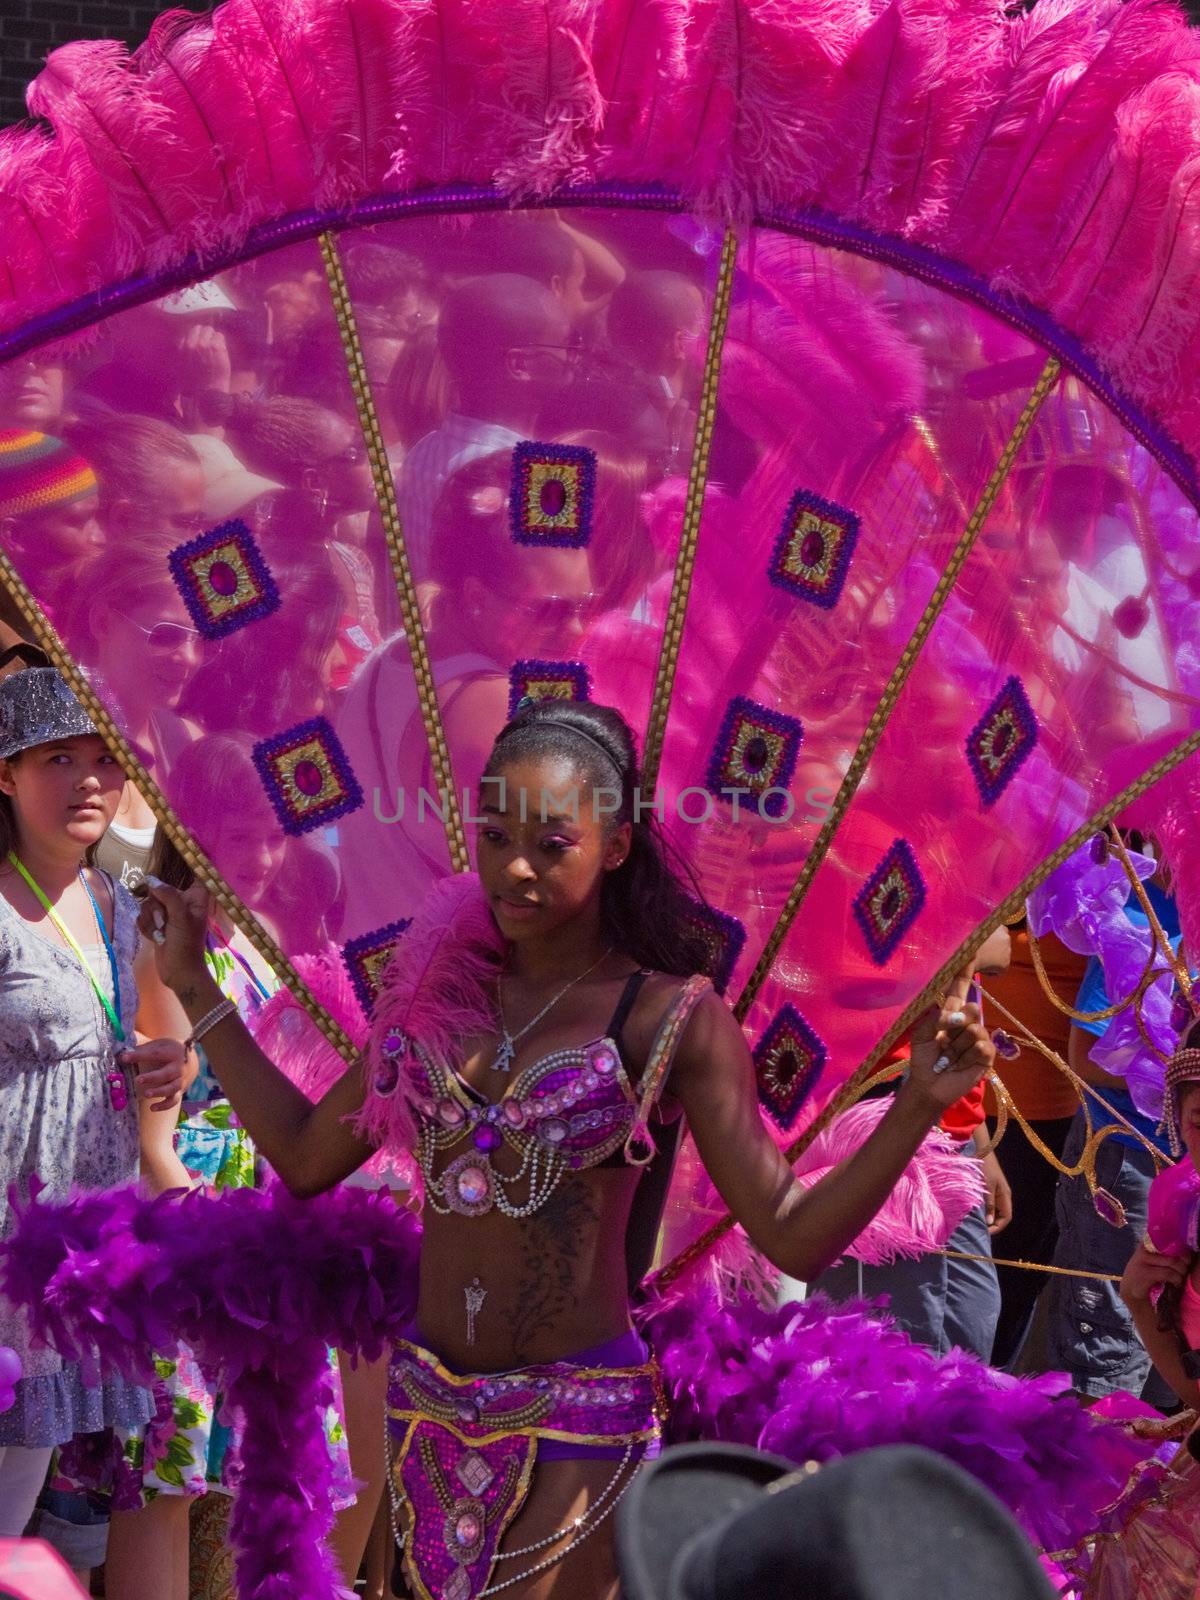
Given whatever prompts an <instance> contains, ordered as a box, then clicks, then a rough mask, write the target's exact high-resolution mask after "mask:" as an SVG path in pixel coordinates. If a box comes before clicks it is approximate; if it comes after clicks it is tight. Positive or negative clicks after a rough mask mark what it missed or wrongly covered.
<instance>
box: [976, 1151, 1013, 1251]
mask: <svg viewBox="0 0 1200 1600" xmlns="http://www.w3.org/2000/svg"><path fill="white" fill-rule="evenodd" d="M972 1137H973V1139H974V1141H975V1149H976V1152H977V1153H978V1155H979V1159H980V1160H981V1162H982V1163H983V1181H984V1182H985V1183H986V1184H987V1230H988V1232H989V1233H990V1234H991V1235H992V1236H993V1238H994V1237H995V1235H996V1234H998V1233H1003V1231H1004V1229H1005V1228H1007V1227H1008V1225H1009V1223H1010V1222H1011V1221H1012V1219H1013V1196H1012V1185H1011V1184H1010V1183H1009V1181H1008V1179H1007V1178H1006V1177H1005V1176H1004V1168H1003V1167H1002V1166H1001V1165H1000V1161H999V1159H998V1157H997V1155H996V1152H995V1151H994V1150H989V1149H988V1145H989V1144H991V1142H992V1141H991V1136H990V1135H989V1133H988V1130H987V1125H986V1124H985V1123H980V1125H979V1127H978V1128H976V1129H975V1132H974V1134H973V1135H972Z"/></svg>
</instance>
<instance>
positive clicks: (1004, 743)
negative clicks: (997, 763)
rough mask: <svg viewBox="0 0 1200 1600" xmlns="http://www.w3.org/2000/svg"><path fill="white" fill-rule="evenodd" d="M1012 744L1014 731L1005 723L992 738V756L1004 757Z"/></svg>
mask: <svg viewBox="0 0 1200 1600" xmlns="http://www.w3.org/2000/svg"><path fill="white" fill-rule="evenodd" d="M1011 743H1012V729H1011V728H1010V727H1009V725H1008V723H1007V722H1006V723H1003V724H1002V725H1001V726H1000V727H999V728H997V729H996V732H995V733H994V734H993V736H992V754H993V755H995V756H1002V755H1003V754H1004V752H1005V751H1006V750H1007V749H1008V747H1009V745H1010V744H1011Z"/></svg>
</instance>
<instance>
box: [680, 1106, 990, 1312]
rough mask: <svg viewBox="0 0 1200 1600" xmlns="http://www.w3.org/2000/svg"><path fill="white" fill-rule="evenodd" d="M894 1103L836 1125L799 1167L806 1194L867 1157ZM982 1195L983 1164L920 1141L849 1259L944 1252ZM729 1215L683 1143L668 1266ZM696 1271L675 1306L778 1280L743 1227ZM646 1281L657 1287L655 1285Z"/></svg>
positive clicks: (952, 1144)
mask: <svg viewBox="0 0 1200 1600" xmlns="http://www.w3.org/2000/svg"><path fill="white" fill-rule="evenodd" d="M889 1103H890V1102H889V1101H887V1100H862V1101H860V1102H859V1103H858V1104H857V1105H855V1106H851V1107H850V1109H849V1110H848V1111H844V1112H843V1113H842V1114H841V1116H839V1117H837V1118H835V1119H834V1121H833V1122H832V1123H830V1125H829V1127H828V1128H826V1129H824V1130H823V1132H821V1133H820V1134H819V1135H818V1136H817V1138H816V1139H814V1140H813V1142H812V1144H811V1145H809V1147H808V1149H807V1150H806V1151H805V1152H804V1154H803V1155H802V1156H801V1157H800V1159H799V1161H798V1162H797V1163H796V1165H795V1168H794V1170H795V1173H796V1177H797V1179H798V1180H799V1182H800V1183H801V1184H802V1185H803V1187H804V1188H805V1189H811V1188H813V1187H815V1185H816V1184H818V1183H819V1182H820V1181H821V1180H822V1179H823V1178H825V1177H827V1176H828V1175H829V1173H830V1172H832V1171H833V1169H834V1168H835V1167H836V1166H839V1165H840V1164H841V1163H842V1162H844V1161H846V1160H848V1159H849V1157H850V1156H852V1155H853V1154H854V1153H855V1151H856V1150H859V1149H861V1148H862V1146H863V1145H864V1144H865V1143H866V1141H867V1139H868V1138H869V1137H870V1136H871V1134H872V1133H873V1132H874V1131H875V1129H876V1128H877V1127H878V1126H879V1123H880V1122H881V1120H882V1119H883V1116H884V1114H885V1113H886V1111H887V1109H888V1105H889ZM983 1194H984V1181H983V1172H982V1169H981V1167H980V1165H979V1163H978V1162H977V1161H970V1160H964V1159H963V1157H962V1155H961V1154H960V1153H959V1149H958V1144H957V1142H956V1141H955V1140H954V1139H951V1138H950V1137H949V1135H948V1134H945V1133H943V1132H942V1131H941V1130H940V1129H938V1128H934V1129H932V1130H931V1131H930V1132H929V1133H927V1134H926V1136H925V1138H924V1139H923V1140H922V1141H921V1144H920V1145H919V1146H918V1148H917V1151H916V1154H915V1155H914V1156H913V1158H912V1160H911V1161H910V1162H909V1163H908V1165H907V1166H906V1167H905V1169H904V1171H903V1172H902V1173H901V1174H900V1177H899V1178H898V1179H897V1180H896V1185H895V1187H894V1188H893V1190H892V1192H891V1194H890V1195H889V1196H888V1198H887V1199H886V1200H885V1201H884V1203H883V1205H882V1206H881V1207H880V1208H879V1210H878V1211H877V1212H876V1214H875V1216H874V1217H872V1219H871V1221H870V1222H869V1223H868V1224H867V1226H866V1227H865V1228H864V1229H863V1230H862V1232H861V1233H860V1234H859V1235H858V1237H857V1238H856V1239H854V1240H852V1242H851V1243H850V1244H848V1245H847V1246H846V1249H845V1251H844V1255H847V1256H850V1257H851V1258H852V1259H853V1260H855V1261H861V1262H863V1263H864V1264H865V1265H868V1266H882V1265H885V1264H886V1263H887V1262H889V1261H896V1260H898V1259H900V1258H902V1257H905V1258H910V1259H911V1258H915V1257H917V1256H922V1255H927V1254H928V1253H929V1252H930V1251H931V1250H940V1249H941V1248H942V1246H943V1245H945V1244H946V1243H947V1241H948V1240H949V1238H950V1235H951V1234H952V1233H953V1232H954V1230H955V1228H957V1227H958V1225H959V1223H960V1222H961V1221H962V1220H963V1218H964V1217H965V1216H966V1215H967V1213H968V1212H970V1211H971V1210H973V1209H974V1207H975V1206H977V1205H978V1204H979V1203H980V1201H981V1200H982V1199H983ZM724 1213H725V1205H724V1202H723V1201H722V1200H721V1197H720V1196H719V1195H718V1194H717V1191H716V1189H715V1188H714V1187H713V1183H712V1180H711V1179H710V1178H709V1176H708V1174H707V1173H706V1172H705V1170H704V1167H703V1164H702V1163H701V1161H700V1157H699V1155H698V1153H697V1151H696V1147H695V1145H694V1144H693V1142H692V1141H691V1139H685V1141H684V1144H683V1148H682V1150H681V1152H680V1156H679V1160H678V1162H677V1165H676V1171H675V1176H674V1178H673V1179H672V1183H671V1189H670V1192H669V1195H668V1200H667V1210H666V1215H665V1217H664V1220H663V1237H664V1246H663V1251H662V1254H663V1257H664V1259H666V1260H668V1261H669V1260H671V1259H672V1257H673V1256H674V1255H676V1254H677V1253H678V1251H680V1250H682V1249H683V1248H685V1247H686V1245H687V1244H688V1243H689V1242H690V1241H691V1240H692V1239H694V1238H696V1237H697V1236H698V1235H699V1234H700V1233H702V1232H703V1231H704V1229H705V1228H706V1227H707V1226H708V1224H709V1223H710V1222H713V1221H715V1220H716V1219H717V1217H719V1216H723V1215H724ZM839 1259H840V1258H839ZM697 1268H698V1269H699V1271H698V1275H697V1273H695V1272H694V1273H693V1274H690V1275H689V1276H688V1277H687V1278H685V1279H684V1280H683V1282H682V1284H681V1286H680V1287H679V1288H678V1289H676V1288H672V1289H669V1290H667V1291H666V1292H665V1295H664V1298H665V1299H666V1300H668V1301H670V1300H673V1299H675V1298H677V1297H679V1296H684V1297H686V1296H687V1295H690V1294H694V1293H696V1292H697V1289H696V1285H697V1284H698V1283H707V1284H708V1285H709V1286H710V1287H711V1288H712V1289H714V1290H715V1291H716V1293H717V1294H718V1296H719V1297H721V1298H722V1299H724V1298H727V1297H728V1296H730V1295H737V1294H739V1293H740V1292H741V1291H742V1289H743V1287H744V1286H745V1285H746V1284H747V1283H750V1284H758V1285H760V1286H761V1285H770V1284H773V1283H774V1281H775V1280H776V1277H777V1274H776V1273H775V1272H774V1271H773V1269H772V1268H771V1267H770V1266H768V1264H767V1263H766V1262H765V1261H764V1260H763V1258H762V1257H761V1256H760V1255H759V1254H758V1252H757V1251H756V1250H755V1249H754V1247H753V1245H752V1244H751V1243H750V1241H749V1239H748V1238H747V1237H746V1235H745V1233H744V1231H743V1230H742V1229H741V1228H738V1227H735V1228H732V1229H731V1230H730V1231H729V1233H728V1234H727V1235H726V1236H725V1238H724V1239H723V1240H722V1241H721V1242H720V1244H718V1245H716V1246H715V1247H714V1248H713V1249H712V1250H710V1251H709V1252H708V1254H707V1255H706V1256H704V1257H703V1258H702V1260H701V1262H699V1263H697ZM648 1281H649V1282H650V1284H651V1286H653V1277H651V1279H650V1280H648Z"/></svg>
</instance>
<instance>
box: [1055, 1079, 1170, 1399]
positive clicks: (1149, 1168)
mask: <svg viewBox="0 0 1200 1600" xmlns="http://www.w3.org/2000/svg"><path fill="white" fill-rule="evenodd" d="M1086 1141H1087V1122H1086V1120H1085V1118H1084V1114H1083V1112H1082V1111H1080V1112H1079V1114H1078V1115H1077V1116H1076V1118H1075V1121H1074V1123H1073V1124H1072V1127H1071V1132H1070V1133H1069V1134H1068V1136H1067V1142H1066V1145H1065V1146H1064V1147H1063V1161H1064V1162H1065V1163H1066V1165H1067V1166H1073V1165H1074V1164H1075V1162H1077V1161H1078V1160H1079V1157H1080V1155H1081V1154H1082V1153H1083V1147H1084V1144H1085V1143H1086ZM1154 1172H1155V1164H1154V1161H1153V1159H1152V1157H1151V1155H1150V1153H1149V1151H1148V1150H1144V1149H1142V1148H1141V1147H1140V1146H1139V1147H1137V1148H1133V1147H1131V1146H1129V1145H1126V1144H1122V1143H1121V1142H1120V1141H1119V1140H1118V1139H1106V1140H1105V1141H1104V1143H1103V1144H1102V1145H1101V1146H1100V1148H1099V1150H1098V1151H1097V1152H1096V1180H1097V1182H1098V1183H1099V1184H1100V1186H1101V1188H1103V1189H1107V1190H1108V1192H1109V1194H1111V1195H1112V1196H1113V1197H1114V1198H1115V1199H1117V1200H1119V1201H1120V1202H1121V1204H1122V1205H1123V1206H1124V1207H1125V1215H1126V1218H1127V1219H1128V1220H1127V1223H1126V1226H1125V1227H1123V1228H1114V1227H1113V1226H1112V1225H1111V1224H1110V1223H1107V1222H1104V1221H1103V1220H1102V1219H1101V1218H1100V1217H1099V1216H1098V1215H1097V1213H1096V1208H1095V1206H1094V1205H1093V1204H1092V1195H1091V1190H1090V1189H1089V1188H1088V1185H1087V1180H1086V1179H1085V1178H1084V1177H1083V1176H1082V1175H1080V1176H1079V1177H1077V1178H1068V1177H1066V1176H1062V1177H1060V1178H1059V1180H1058V1191H1057V1193H1056V1195H1055V1210H1056V1212H1057V1214H1058V1245H1057V1247H1056V1248H1055V1251H1054V1265H1055V1266H1058V1267H1079V1268H1082V1269H1083V1270H1084V1271H1086V1272H1112V1273H1118V1274H1119V1273H1122V1272H1124V1270H1125V1267H1126V1265H1127V1263H1128V1261H1129V1258H1130V1256H1131V1255H1132V1254H1133V1252H1134V1250H1135V1248H1136V1247H1137V1242H1138V1240H1139V1239H1140V1238H1141V1237H1142V1235H1143V1234H1144V1233H1145V1231H1146V1206H1147V1201H1148V1199H1149V1194H1150V1182H1151V1179H1152V1178H1153V1177H1154ZM1045 1292H1046V1301H1047V1306H1046V1313H1047V1318H1046V1328H1047V1341H1048V1348H1047V1359H1048V1362H1049V1366H1050V1370H1051V1371H1053V1372H1066V1373H1068V1374H1069V1375H1070V1379H1071V1383H1072V1385H1073V1387H1074V1388H1076V1389H1077V1390H1079V1392H1080V1393H1081V1394H1088V1395H1094V1396H1095V1397H1096V1398H1100V1397H1101V1396H1102V1395H1106V1394H1111V1393H1113V1391H1114V1390H1117V1389H1128V1390H1129V1391H1130V1393H1131V1394H1135V1395H1136V1394H1140V1393H1141V1391H1142V1387H1143V1385H1144V1384H1145V1382H1146V1379H1147V1378H1148V1377H1149V1375H1150V1367H1151V1363H1150V1357H1149V1356H1148V1355H1147V1354H1146V1351H1145V1349H1144V1348H1143V1346H1142V1342H1141V1340H1140V1339H1139V1338H1138V1336H1137V1331H1136V1329H1135V1328H1134V1326H1133V1320H1132V1318H1131V1317H1130V1315H1129V1312H1128V1311H1127V1310H1126V1309H1125V1305H1124V1302H1123V1301H1122V1299H1121V1297H1120V1295H1119V1294H1118V1293H1117V1285H1116V1284H1115V1283H1105V1282H1103V1281H1101V1280H1100V1279H1097V1278H1057V1277H1052V1278H1051V1279H1050V1281H1049V1283H1048V1284H1047V1286H1046V1291H1045Z"/></svg>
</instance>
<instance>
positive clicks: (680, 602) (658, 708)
mask: <svg viewBox="0 0 1200 1600" xmlns="http://www.w3.org/2000/svg"><path fill="white" fill-rule="evenodd" d="M736 261H737V240H736V238H735V237H734V234H733V231H732V229H728V230H726V233H725V239H724V242H723V243H722V245H721V263H720V267H719V269H718V271H717V287H716V292H715V294H714V296H713V308H712V319H711V321H710V322H709V327H708V350H707V353H706V355H705V358H704V379H703V382H702V383H701V386H700V412H699V415H698V417H697V418H696V442H695V445H694V447H693V450H692V465H691V470H690V472H689V473H688V487H687V499H686V501H685V503H684V511H683V529H682V532H681V533H680V536H679V551H678V553H677V555H676V557H675V576H674V578H673V579H672V581H671V598H670V601H669V603H668V605H667V620H666V623H665V625H664V628H663V637H662V645H661V648H660V650H659V656H658V671H657V673H656V675H655V680H654V697H653V699H652V700H651V702H650V720H649V722H648V723H647V726H646V742H645V746H644V748H643V750H642V784H643V787H644V788H645V789H646V790H648V791H649V792H650V793H651V794H653V793H654V788H655V785H656V784H657V782H658V769H659V767H660V766H661V765H662V754H663V740H664V739H665V737H666V732H667V717H668V715H669V714H670V710H671V695H672V693H673V691H674V688H675V672H676V669H677V668H678V666H679V647H680V644H681V643H682V641H683V624H684V619H685V617H686V616H687V605H688V597H689V595H690V594H691V590H692V578H693V575H694V573H695V570H696V547H697V544H698V543H699V538H700V517H701V513H702V512H703V510H704V491H705V489H706V488H707V486H708V462H709V456H710V455H711V453H712V438H713V428H714V427H715V425H716V420H717V386H718V384H719V382H720V378H721V353H722V351H723V349H724V347H725V332H726V329H727V328H728V326H729V308H730V304H731V302H732V299H733V269H734V264H735V263H736Z"/></svg>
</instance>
